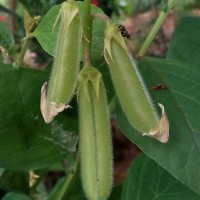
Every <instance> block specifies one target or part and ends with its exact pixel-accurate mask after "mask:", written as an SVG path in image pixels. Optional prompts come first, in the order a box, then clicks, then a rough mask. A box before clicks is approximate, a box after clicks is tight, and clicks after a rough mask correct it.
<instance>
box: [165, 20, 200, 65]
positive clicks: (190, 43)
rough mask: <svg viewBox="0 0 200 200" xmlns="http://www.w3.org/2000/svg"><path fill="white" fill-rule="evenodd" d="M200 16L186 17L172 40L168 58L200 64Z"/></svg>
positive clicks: (190, 63)
mask: <svg viewBox="0 0 200 200" xmlns="http://www.w3.org/2000/svg"><path fill="white" fill-rule="evenodd" d="M199 36H200V17H185V18H183V20H182V21H181V23H180V24H179V25H178V27H177V28H176V29H175V32H174V34H173V37H172V39H171V40H170V45H169V49H168V51H167V58H170V59H176V60H180V61H182V62H184V63H188V64H189V65H190V66H191V67H193V65H195V66H199V65H200V56H199V54H200V37H199Z"/></svg>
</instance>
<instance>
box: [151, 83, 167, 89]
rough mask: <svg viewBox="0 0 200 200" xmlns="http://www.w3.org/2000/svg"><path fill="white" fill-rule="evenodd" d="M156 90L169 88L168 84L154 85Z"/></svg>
mask: <svg viewBox="0 0 200 200" xmlns="http://www.w3.org/2000/svg"><path fill="white" fill-rule="evenodd" d="M153 89H154V90H162V89H167V86H165V85H162V84H158V85H155V86H154V87H153Z"/></svg>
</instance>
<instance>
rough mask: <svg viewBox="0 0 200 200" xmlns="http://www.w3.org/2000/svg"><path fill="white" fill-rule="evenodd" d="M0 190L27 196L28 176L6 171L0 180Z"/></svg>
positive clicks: (23, 173) (24, 173)
mask: <svg viewBox="0 0 200 200" xmlns="http://www.w3.org/2000/svg"><path fill="white" fill-rule="evenodd" d="M0 188H1V189H3V190H5V191H8V192H19V193H24V194H29V192H30V188H29V174H28V173H27V172H20V171H17V172H16V171H9V170H6V171H5V172H4V173H3V175H2V176H1V178H0Z"/></svg>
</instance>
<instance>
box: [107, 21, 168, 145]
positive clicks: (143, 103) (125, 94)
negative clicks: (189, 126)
mask: <svg viewBox="0 0 200 200" xmlns="http://www.w3.org/2000/svg"><path fill="white" fill-rule="evenodd" d="M104 44H105V48H104V56H105V59H106V61H107V63H108V65H109V70H110V74H111V78H112V81H113V85H114V87H115V91H116V94H117V97H118V99H119V102H120V105H121V107H122V109H123V111H124V113H125V115H126V117H127V119H128V121H129V123H130V124H131V125H132V126H133V127H134V128H135V129H136V130H138V131H140V132H142V133H145V134H144V135H149V136H151V137H155V138H156V139H158V140H160V141H161V142H163V143H165V142H167V140H168V135H169V129H168V128H167V127H168V121H167V120H160V122H161V123H167V124H166V125H159V123H160V122H159V118H158V115H157V113H156V111H155V110H154V106H153V104H152V100H151V98H150V96H149V93H148V92H147V88H146V87H145V84H144V82H143V79H142V77H141V75H140V72H139V70H138V68H137V65H136V63H135V61H134V60H133V59H132V58H131V56H130V55H129V54H128V50H127V48H126V45H125V42H124V40H123V37H122V36H121V35H120V33H119V31H118V28H117V27H116V26H113V25H111V24H108V25H107V30H106V32H105V41H104ZM163 110H164V107H163V109H162V111H163ZM162 113H163V112H162ZM164 114H165V112H164V113H163V115H164ZM163 115H162V116H163ZM165 116H166V115H165ZM161 118H162V117H161ZM165 119H167V118H166V117H165ZM158 127H159V128H158ZM160 127H161V128H163V129H162V130H161V129H160ZM152 131H153V132H152ZM152 133H153V134H152ZM163 134H164V137H161V136H160V137H157V135H163ZM160 138H165V139H160Z"/></svg>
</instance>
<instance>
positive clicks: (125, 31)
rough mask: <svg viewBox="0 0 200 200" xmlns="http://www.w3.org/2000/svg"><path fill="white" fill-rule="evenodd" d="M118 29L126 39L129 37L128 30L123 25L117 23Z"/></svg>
mask: <svg viewBox="0 0 200 200" xmlns="http://www.w3.org/2000/svg"><path fill="white" fill-rule="evenodd" d="M118 30H119V31H120V33H121V35H122V37H125V38H127V39H129V38H130V35H129V33H128V31H127V30H126V28H125V26H123V25H118Z"/></svg>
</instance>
